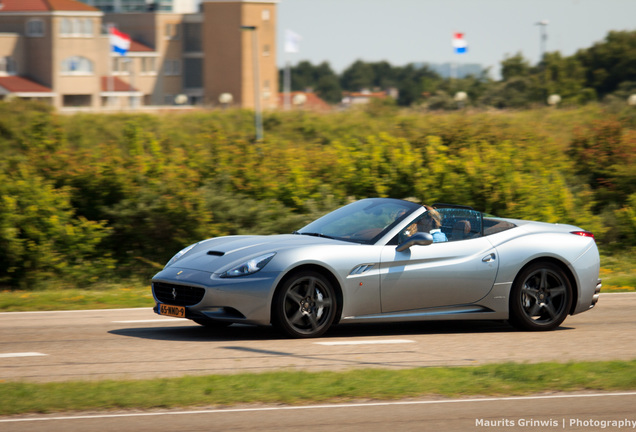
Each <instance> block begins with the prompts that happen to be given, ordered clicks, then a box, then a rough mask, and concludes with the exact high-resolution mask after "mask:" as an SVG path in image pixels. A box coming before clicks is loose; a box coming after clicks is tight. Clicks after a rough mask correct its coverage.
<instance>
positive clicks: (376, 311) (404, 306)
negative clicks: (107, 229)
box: [152, 198, 601, 337]
mask: <svg viewBox="0 0 636 432" xmlns="http://www.w3.org/2000/svg"><path fill="white" fill-rule="evenodd" d="M599 268H600V260H599V254H598V249H597V247H596V243H595V241H594V236H593V235H592V233H590V232H588V231H584V230H582V229H580V228H577V227H575V226H571V225H561V224H548V223H541V222H530V221H525V220H514V219H502V218H497V217H493V216H488V215H486V214H483V213H481V212H478V211H476V210H473V209H472V208H470V207H464V206H454V205H444V204H437V205H435V206H434V207H428V206H422V205H420V204H416V203H413V202H410V201H403V200H398V199H391V198H370V199H363V200H360V201H356V202H354V203H352V204H349V205H346V206H344V207H341V208H339V209H338V210H335V211H333V212H332V213H329V214H327V215H326V216H323V217H321V218H320V219H317V220H316V221H314V222H312V223H310V224H309V225H307V226H305V227H304V228H301V229H299V230H298V231H295V232H294V233H292V234H284V235H271V236H255V235H250V236H228V237H218V238H212V239H208V240H203V241H201V242H199V243H196V244H193V245H190V246H188V247H186V248H185V249H183V250H182V251H180V252H179V253H177V254H176V255H175V256H174V257H173V258H172V259H171V260H170V261H169V262H168V264H167V265H166V266H165V268H164V269H163V270H162V271H160V272H159V273H158V274H157V275H156V276H155V277H154V278H153V279H152V291H153V295H154V298H155V300H156V303H157V305H156V308H155V312H156V313H158V314H160V315H168V316H176V317H182V318H188V319H191V320H193V321H195V322H197V323H199V324H201V325H205V326H219V327H222V326H224V325H229V324H231V323H247V324H257V325H269V324H273V325H274V326H276V327H278V328H279V329H280V330H282V331H283V332H284V333H286V334H287V335H289V336H291V337H316V336H320V335H322V334H323V333H324V332H325V331H327V330H328V329H329V328H330V327H331V326H333V325H335V324H337V323H341V324H344V323H354V322H355V323H370V322H395V321H421V320H459V319H467V320H475V319H486V320H509V322H510V323H511V324H513V325H514V326H515V327H518V328H520V329H523V330H550V329H554V328H555V327H558V326H559V325H560V324H561V323H562V322H563V320H564V319H565V318H566V316H567V315H568V314H571V315H573V314H578V313H581V312H585V311H586V310H589V309H591V308H592V307H594V305H595V304H596V302H597V300H598V297H599V292H600V289H601V283H600V282H601V281H600V280H599V279H598V276H599Z"/></svg>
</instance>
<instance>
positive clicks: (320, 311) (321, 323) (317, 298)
mask: <svg viewBox="0 0 636 432" xmlns="http://www.w3.org/2000/svg"><path fill="white" fill-rule="evenodd" d="M336 310H337V299H336V295H335V291H334V288H333V286H332V285H331V283H330V282H329V280H327V278H326V277H324V276H323V275H321V274H320V273H317V272H313V271H305V272H301V273H298V274H296V275H294V276H292V277H291V278H289V279H287V280H286V281H285V282H284V283H283V285H282V286H281V288H280V290H279V291H278V292H277V293H276V296H275V297H274V303H273V310H272V312H273V316H272V321H273V324H274V325H275V326H276V327H278V328H279V329H280V330H282V331H283V332H284V333H286V334H287V335H288V336H291V337H295V338H310V337H318V336H320V335H322V334H323V333H325V332H326V331H327V330H328V329H329V327H331V324H332V323H333V321H334V318H335V316H336Z"/></svg>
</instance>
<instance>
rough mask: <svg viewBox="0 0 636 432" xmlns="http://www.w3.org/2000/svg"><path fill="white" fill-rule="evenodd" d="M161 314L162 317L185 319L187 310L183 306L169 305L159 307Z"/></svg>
mask: <svg viewBox="0 0 636 432" xmlns="http://www.w3.org/2000/svg"><path fill="white" fill-rule="evenodd" d="M159 313H160V314H161V315H166V316H171V317H177V318H185V308H184V307H183V306H171V305H167V304H161V305H159Z"/></svg>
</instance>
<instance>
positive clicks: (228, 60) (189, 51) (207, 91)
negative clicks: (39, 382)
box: [0, 0, 278, 110]
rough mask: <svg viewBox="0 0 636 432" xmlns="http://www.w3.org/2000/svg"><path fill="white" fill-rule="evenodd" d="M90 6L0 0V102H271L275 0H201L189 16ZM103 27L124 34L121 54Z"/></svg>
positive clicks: (68, 105)
mask: <svg viewBox="0 0 636 432" xmlns="http://www.w3.org/2000/svg"><path fill="white" fill-rule="evenodd" d="M90 1H91V0H85V2H80V1H76V0H0V98H11V97H19V98H29V99H40V100H45V101H49V102H50V103H51V104H52V105H53V106H54V107H56V108H59V109H87V110H89V109H90V110H101V109H103V110H109V109H135V108H139V107H143V106H157V105H173V104H175V103H179V104H191V105H204V106H216V105H220V104H221V102H220V101H221V100H223V104H224V105H227V104H228V103H231V104H233V105H235V106H241V107H245V108H253V107H255V106H256V103H257V102H260V106H261V107H262V108H273V107H275V106H277V103H278V97H277V94H278V71H277V67H276V6H277V1H278V0H269V1H261V0H251V1H248V0H204V2H203V3H202V4H201V8H200V10H199V11H198V12H194V13H176V12H169V11H164V10H157V9H158V8H149V10H145V11H143V10H140V11H136V12H113V13H110V12H104V11H103V10H100V9H98V8H96V7H94V6H91V5H90V4H86V3H89V2H90ZM92 1H93V2H95V1H97V0H92ZM103 1H105V0H102V2H103ZM118 1H125V0H118ZM164 3H165V2H164ZM164 3H162V4H164ZM106 10H107V9H106ZM109 26H114V27H116V28H117V29H118V30H120V31H122V32H124V33H126V34H128V35H129V36H130V37H131V39H132V42H131V46H130V50H129V51H128V53H127V54H126V55H125V56H120V55H119V54H116V53H113V52H111V47H110V41H109V36H108V28H109ZM245 29H247V31H245ZM254 54H256V55H254ZM255 77H258V79H257V80H255ZM255 88H256V89H258V97H259V99H256V92H255ZM222 95H223V96H222ZM228 95H230V96H228ZM223 98H225V99H223ZM228 101H231V102H228Z"/></svg>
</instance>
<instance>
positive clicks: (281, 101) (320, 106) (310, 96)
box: [278, 91, 331, 111]
mask: <svg viewBox="0 0 636 432" xmlns="http://www.w3.org/2000/svg"><path fill="white" fill-rule="evenodd" d="M296 95H304V96H305V98H306V99H305V102H304V103H303V105H302V107H303V108H308V109H314V110H318V111H329V110H330V109H331V107H330V106H329V104H328V103H327V102H325V101H324V100H322V99H321V98H320V97H318V95H317V94H316V93H311V92H301V91H294V92H290V93H289V101H290V103H291V105H292V106H294V105H293V101H294V96H296ZM278 105H279V106H281V107H282V106H284V105H285V93H279V94H278Z"/></svg>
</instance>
